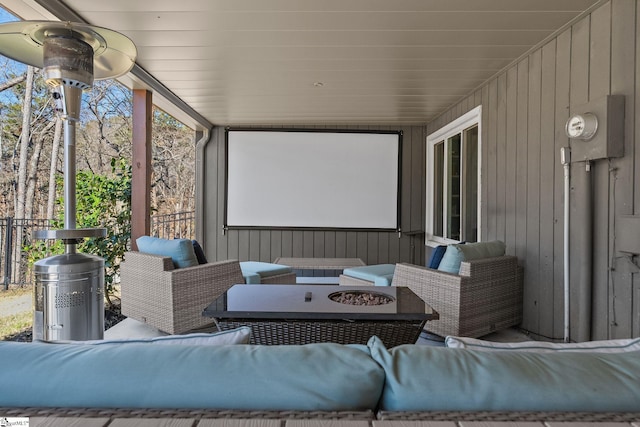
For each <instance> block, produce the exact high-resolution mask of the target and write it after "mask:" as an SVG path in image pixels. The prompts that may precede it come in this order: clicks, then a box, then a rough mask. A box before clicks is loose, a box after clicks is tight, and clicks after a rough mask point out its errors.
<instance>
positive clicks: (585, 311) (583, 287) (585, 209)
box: [578, 160, 593, 341]
mask: <svg viewBox="0 0 640 427" xmlns="http://www.w3.org/2000/svg"><path fill="white" fill-rule="evenodd" d="M584 171H585V182H584V188H583V189H582V191H581V195H582V196H583V197H581V200H582V201H583V204H582V206H580V211H581V212H582V213H583V215H584V217H583V218H584V220H583V223H582V226H581V229H580V233H581V235H580V237H581V239H580V242H581V246H580V248H579V254H578V259H579V260H580V262H579V263H578V264H579V265H580V269H579V275H580V276H579V277H580V279H579V283H578V290H579V293H578V295H579V297H578V298H579V300H578V341H589V340H590V339H591V299H592V298H591V296H592V275H593V273H592V270H593V203H592V199H593V185H592V174H591V161H589V160H587V162H586V163H585V169H584Z"/></svg>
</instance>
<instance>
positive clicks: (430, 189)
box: [425, 105, 482, 247]
mask: <svg viewBox="0 0 640 427" xmlns="http://www.w3.org/2000/svg"><path fill="white" fill-rule="evenodd" d="M473 126H477V127H478V142H477V149H478V165H477V167H478V188H477V223H478V236H477V241H478V242H480V241H482V233H481V230H482V227H481V224H482V221H481V220H482V210H481V205H482V195H481V188H482V106H481V105H479V106H477V107H475V108H474V109H472V110H470V111H469V112H467V113H465V114H463V115H462V116H460V117H458V118H457V119H455V120H453V121H452V122H450V123H448V124H447V125H445V126H443V127H442V128H440V129H438V130H436V131H435V132H433V133H431V134H429V135H428V136H427V147H426V148H427V149H426V152H427V159H426V161H427V163H426V174H425V175H426V186H425V188H426V210H425V245H426V246H431V247H435V246H438V245H446V244H451V243H457V242H458V241H457V240H452V239H449V238H446V237H442V236H435V235H434V234H433V233H434V227H433V220H434V215H433V209H434V196H435V189H434V181H435V180H434V179H433V173H434V167H435V164H434V161H435V155H434V148H435V146H436V145H437V144H439V143H441V142H444V141H446V140H447V139H448V138H451V137H453V136H455V135H457V134H463V133H464V132H465V131H466V130H467V129H469V128H471V127H473ZM445 163H446V150H445ZM461 172H462V171H461ZM445 173H446V170H445ZM444 186H446V183H445V184H444ZM443 197H444V195H443ZM443 200H444V199H443ZM444 215H446V213H445V214H444ZM443 230H444V231H445V232H446V230H445V229H444V228H443ZM445 232H443V234H445Z"/></svg>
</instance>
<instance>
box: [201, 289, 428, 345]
mask: <svg viewBox="0 0 640 427" xmlns="http://www.w3.org/2000/svg"><path fill="white" fill-rule="evenodd" d="M336 292H353V293H356V294H357V293H363V292H365V293H369V292H374V293H379V294H383V295H386V296H390V297H391V298H392V299H393V301H392V302H390V303H388V304H383V305H351V304H343V303H340V302H336V301H332V300H331V299H330V298H329V295H332V294H334V293H336ZM203 315H204V316H207V317H211V318H213V319H214V320H215V322H216V324H217V325H218V328H219V329H220V330H228V329H233V328H237V327H240V326H250V327H251V329H252V338H251V343H252V344H266V345H274V344H310V343H319V342H335V343H340V344H366V343H367V341H368V340H369V338H370V337H371V336H373V335H376V336H378V337H379V338H380V339H381V340H382V342H383V343H384V344H385V345H386V346H387V347H394V346H397V345H400V344H413V343H415V342H416V341H417V339H418V337H419V336H420V333H421V332H422V328H423V327H424V325H425V323H426V322H427V321H428V320H435V319H438V313H436V312H435V311H434V310H433V309H432V308H431V307H430V306H429V305H427V304H426V303H425V302H424V301H422V300H421V299H420V298H419V297H418V296H417V295H416V294H414V293H413V292H412V291H411V290H410V289H409V288H407V287H392V286H390V287H386V286H384V287H375V288H374V287H371V286H333V285H300V284H298V285H244V284H242V285H234V286H232V287H231V288H230V289H229V290H228V291H227V292H225V293H224V294H223V295H222V296H220V297H219V298H218V299H216V300H215V301H213V302H212V303H211V304H210V305H209V306H208V307H207V308H205V310H204V312H203Z"/></svg>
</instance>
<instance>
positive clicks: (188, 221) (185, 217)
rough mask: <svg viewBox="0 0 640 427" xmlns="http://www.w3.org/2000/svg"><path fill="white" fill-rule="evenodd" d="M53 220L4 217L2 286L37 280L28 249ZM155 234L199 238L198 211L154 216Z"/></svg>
mask: <svg viewBox="0 0 640 427" xmlns="http://www.w3.org/2000/svg"><path fill="white" fill-rule="evenodd" d="M52 224H53V221H52V220H49V219H18V218H13V217H6V218H0V273H1V274H2V276H1V279H0V280H2V282H1V285H0V289H8V288H9V286H25V285H32V284H33V283H34V279H33V271H32V268H31V266H30V265H29V259H28V256H27V253H26V252H25V247H28V246H29V245H31V243H32V242H33V238H32V235H33V231H34V230H48V229H50V228H51V227H52ZM150 234H151V235H152V236H156V237H162V238H167V239H173V238H184V239H193V238H195V212H194V211H190V212H177V213H173V214H165V215H153V216H152V217H151V233H150Z"/></svg>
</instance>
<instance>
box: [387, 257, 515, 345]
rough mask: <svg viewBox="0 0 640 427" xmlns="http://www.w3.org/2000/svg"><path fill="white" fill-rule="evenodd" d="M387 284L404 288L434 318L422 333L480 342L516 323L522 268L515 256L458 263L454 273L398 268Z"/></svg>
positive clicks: (413, 267) (406, 265)
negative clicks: (430, 309) (436, 316)
mask: <svg viewBox="0 0 640 427" xmlns="http://www.w3.org/2000/svg"><path fill="white" fill-rule="evenodd" d="M392 283H393V285H394V286H408V287H409V288H410V289H411V290H412V291H413V292H415V294H416V295H418V296H419V297H420V298H422V299H423V300H424V301H426V302H427V303H428V304H429V305H430V306H431V307H433V308H434V310H436V311H437V312H438V313H439V314H440V318H439V320H434V321H433V322H427V325H426V326H427V327H426V329H427V330H428V331H429V332H432V333H434V334H436V335H440V336H442V337H445V336H447V335H454V336H465V337H480V336H483V335H487V334H489V333H491V332H494V331H497V330H500V329H504V328H508V327H510V326H514V325H517V324H519V323H520V322H521V321H522V268H521V267H520V266H518V258H516V257H515V256H510V255H504V256H500V257H495V258H486V259H478V260H471V261H463V262H462V263H461V264H460V271H459V273H458V274H453V273H446V272H443V271H439V270H434V269H430V268H426V267H422V266H417V265H411V264H398V265H396V269H395V272H394V276H393V282H392Z"/></svg>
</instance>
